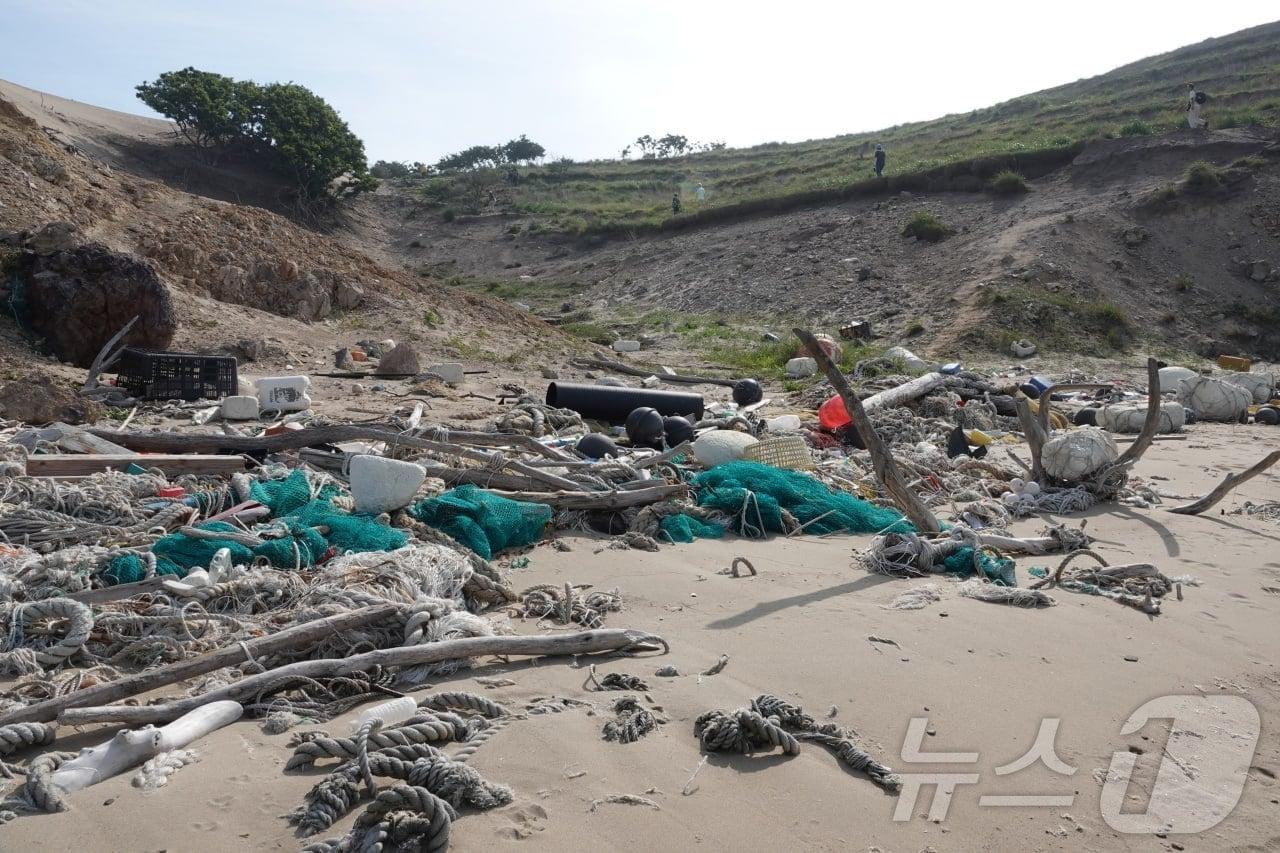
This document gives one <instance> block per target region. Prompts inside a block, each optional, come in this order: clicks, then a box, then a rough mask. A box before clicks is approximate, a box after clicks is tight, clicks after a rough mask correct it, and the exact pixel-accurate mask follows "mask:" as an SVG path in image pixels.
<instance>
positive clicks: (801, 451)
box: [742, 435, 813, 471]
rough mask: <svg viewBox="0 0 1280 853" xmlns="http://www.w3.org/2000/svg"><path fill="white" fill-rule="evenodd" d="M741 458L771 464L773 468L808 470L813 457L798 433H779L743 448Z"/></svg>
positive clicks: (811, 466) (811, 465)
mask: <svg viewBox="0 0 1280 853" xmlns="http://www.w3.org/2000/svg"><path fill="white" fill-rule="evenodd" d="M742 458H744V459H749V460H751V461H752V462H762V463H764V464H765V465H772V466H773V467H774V468H789V469H791V470H792V471H809V470H811V469H812V468H813V457H812V456H811V455H810V454H809V445H808V443H807V442H806V441H805V440H804V439H803V438H801V437H800V436H798V435H780V436H776V437H773V438H764V439H761V440H760V441H758V442H756V443H755V444H753V445H751V446H750V447H748V448H747V449H746V450H744V451H743V453H742Z"/></svg>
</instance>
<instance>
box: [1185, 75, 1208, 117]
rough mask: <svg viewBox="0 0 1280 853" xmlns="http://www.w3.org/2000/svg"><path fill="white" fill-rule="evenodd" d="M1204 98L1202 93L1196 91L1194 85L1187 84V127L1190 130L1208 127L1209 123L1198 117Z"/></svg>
mask: <svg viewBox="0 0 1280 853" xmlns="http://www.w3.org/2000/svg"><path fill="white" fill-rule="evenodd" d="M1205 100H1206V98H1205V96H1204V93H1203V92H1197V91H1196V84H1195V83H1188V84H1187V126H1188V127H1191V128H1201V127H1208V126H1209V122H1207V121H1205V120H1204V119H1203V118H1201V117H1200V108H1201V107H1202V106H1203V105H1204V102H1205Z"/></svg>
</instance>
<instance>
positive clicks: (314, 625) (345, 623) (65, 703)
mask: <svg viewBox="0 0 1280 853" xmlns="http://www.w3.org/2000/svg"><path fill="white" fill-rule="evenodd" d="M398 610H399V606H398V605H395V604H378V605H374V606H372V607H362V608H361V609H359V610H352V611H350V612H348V613H341V614H339V615H337V616H329V617H326V618H324V619H316V620H315V621H313V622H307V623H305V624H302V625H295V626H294V627H292V628H286V629H285V630H283V631H280V632H279V633H277V634H269V635H267V636H265V637H258V638H256V639H253V640H249V641H247V642H245V643H243V644H240V643H237V644H236V645H234V646H227V647H226V648H223V649H218V650H217V651H213V652H209V653H208V654H203V655H200V656H199V657H195V658H191V659H190V660H184V661H178V662H177V663H171V664H168V665H167V666H161V667H157V668H156V669H152V670H148V671H147V672H140V673H138V674H137V675H129V676H125V677H124V678H121V679H118V680H116V681H109V682H104V683H102V684H97V685H94V686H93V687H85V688H82V689H80V690H75V691H72V692H71V693H67V694H64V695H62V696H56V697H54V698H53V699H46V700H44V701H43V702H36V703H35V704H34V705H28V706H26V707H25V708H15V709H14V710H12V711H9V712H8V713H6V714H0V726H7V725H8V724H10V723H47V722H49V721H50V720H55V719H57V718H58V715H59V714H61V713H62V712H63V711H65V710H67V709H68V708H77V707H81V706H84V705H90V704H94V703H98V704H102V703H106V702H116V701H119V700H121V699H128V698H129V697H131V696H137V695H139V694H141V693H146V692H147V691H150V690H155V689H156V688H158V687H164V686H166V685H168V684H175V683H177V682H179V681H185V680H187V679H188V678H195V677H196V676H197V675H204V674H205V673H209V672H213V671H214V670H215V669H222V668H223V667H224V666H234V665H236V664H239V663H244V662H245V661H246V660H249V659H250V656H251V657H253V658H257V657H259V656H263V655H273V654H277V653H279V652H287V651H295V650H297V649H302V648H307V647H310V646H313V645H315V644H316V643H318V642H320V641H321V640H323V639H325V638H326V637H329V636H331V635H332V634H336V633H341V632H343V631H349V630H351V629H353V628H359V627H362V626H364V625H369V624H372V623H374V622H380V621H382V620H383V619H387V618H389V617H391V616H393V615H394V614H395V613H396V612H397V611H398ZM246 652H248V656H246ZM171 719H172V718H171Z"/></svg>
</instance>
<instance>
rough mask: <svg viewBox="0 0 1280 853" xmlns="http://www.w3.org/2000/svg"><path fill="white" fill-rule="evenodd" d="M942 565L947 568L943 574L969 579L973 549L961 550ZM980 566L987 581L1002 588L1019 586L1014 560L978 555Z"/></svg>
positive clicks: (971, 571)
mask: <svg viewBox="0 0 1280 853" xmlns="http://www.w3.org/2000/svg"><path fill="white" fill-rule="evenodd" d="M942 564H943V565H944V566H946V567H947V568H946V571H945V572H943V574H948V575H957V576H959V577H962V578H967V577H969V576H970V575H972V574H973V549H972V548H961V549H960V550H959V551H956V552H955V553H954V554H952V555H951V556H950V557H946V558H944V559H943V561H942ZM978 564H979V565H980V566H982V573H983V574H984V575H986V576H987V580H989V581H991V582H992V583H996V584H1000V585H1001V586H1017V585H1018V576H1017V574H1016V573H1015V571H1014V569H1015V566H1014V562H1013V560H1010V559H1008V558H1007V557H999V558H996V557H992V556H990V555H989V554H986V553H982V554H979V555H978Z"/></svg>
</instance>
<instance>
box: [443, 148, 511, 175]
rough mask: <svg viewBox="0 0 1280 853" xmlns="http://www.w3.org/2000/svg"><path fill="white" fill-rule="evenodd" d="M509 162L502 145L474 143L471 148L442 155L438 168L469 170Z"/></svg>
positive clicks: (447, 170)
mask: <svg viewBox="0 0 1280 853" xmlns="http://www.w3.org/2000/svg"><path fill="white" fill-rule="evenodd" d="M506 162H507V155H506V151H505V150H504V147H503V146H501V145H472V146H471V147H470V148H467V149H465V150H462V151H459V152H458V153H457V154H449V155H448V156H445V157H441V158H440V162H439V163H437V164H436V168H437V169H439V170H440V171H442V172H467V171H471V170H474V169H495V168H497V167H498V166H501V165H502V164H504V163H506Z"/></svg>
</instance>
